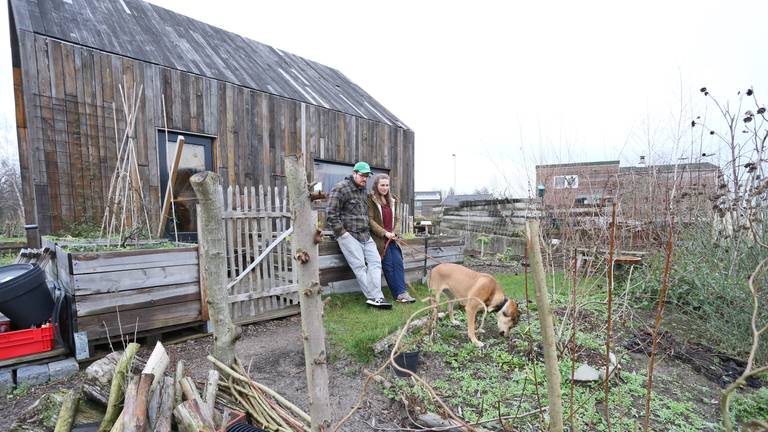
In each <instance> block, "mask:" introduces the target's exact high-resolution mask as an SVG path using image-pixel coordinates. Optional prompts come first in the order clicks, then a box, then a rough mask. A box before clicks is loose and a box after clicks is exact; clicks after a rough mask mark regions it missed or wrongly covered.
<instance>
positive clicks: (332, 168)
mask: <svg viewBox="0 0 768 432" xmlns="http://www.w3.org/2000/svg"><path fill="white" fill-rule="evenodd" d="M353 166H354V165H352V164H345V163H338V162H326V161H319V160H315V179H314V181H318V182H320V183H322V190H323V192H326V193H328V192H330V191H331V189H333V186H334V185H335V184H336V183H338V182H340V181H342V180H344V178H345V177H349V176H351V175H352V167H353ZM371 171H373V175H371V178H370V179H368V184H367V185H366V187H367V188H368V190H369V191H370V190H371V188H373V176H374V175H376V174H389V171H388V170H383V169H379V168H373V167H371Z"/></svg>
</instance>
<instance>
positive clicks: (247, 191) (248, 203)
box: [243, 187, 258, 315]
mask: <svg viewBox="0 0 768 432" xmlns="http://www.w3.org/2000/svg"><path fill="white" fill-rule="evenodd" d="M251 191H253V187H245V188H243V203H244V204H243V209H244V210H246V211H248V210H251V209H252V208H253V205H254V201H253V199H252V198H251V197H252V196H253V194H252V193H251ZM243 236H244V240H245V245H244V246H245V262H244V265H245V266H246V267H247V266H249V265H250V264H251V263H252V262H253V259H254V258H256V255H253V250H252V246H253V238H252V237H251V220H250V219H246V220H245V221H243ZM257 267H258V266H257ZM253 274H254V271H253V270H252V271H249V272H248V283H247V285H246V287H247V288H246V289H245V292H248V293H250V292H251V291H252V289H253ZM244 285H245V284H244ZM244 307H245V309H247V310H248V314H249V315H253V314H254V312H255V309H254V305H253V302H252V301H249V302H247V304H245V305H244Z"/></svg>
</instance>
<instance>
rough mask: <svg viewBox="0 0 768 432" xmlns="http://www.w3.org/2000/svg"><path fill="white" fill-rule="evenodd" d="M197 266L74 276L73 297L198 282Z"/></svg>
mask: <svg viewBox="0 0 768 432" xmlns="http://www.w3.org/2000/svg"><path fill="white" fill-rule="evenodd" d="M198 272H199V270H198V266H197V265H182V266H173V267H156V268H149V269H136V270H124V271H116V272H109V273H92V274H82V275H75V276H74V277H73V279H74V285H75V295H76V296H80V295H90V294H103V293H108V292H112V291H127V290H132V289H138V288H146V287H152V286H160V285H175V284H182V283H189V282H197V281H198V278H199V276H198Z"/></svg>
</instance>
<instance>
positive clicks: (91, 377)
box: [83, 351, 123, 406]
mask: <svg viewBox="0 0 768 432" xmlns="http://www.w3.org/2000/svg"><path fill="white" fill-rule="evenodd" d="M122 355H123V352H122V351H116V352H112V353H109V355H107V356H106V357H104V358H102V359H99V360H96V361H95V362H93V363H92V364H91V365H90V366H88V367H87V368H86V369H85V380H84V381H83V395H84V396H85V397H86V398H88V399H90V400H92V401H94V402H98V403H100V404H101V405H104V406H107V403H108V402H109V388H110V386H111V385H112V376H113V375H114V374H115V368H117V363H119V362H120V357H122Z"/></svg>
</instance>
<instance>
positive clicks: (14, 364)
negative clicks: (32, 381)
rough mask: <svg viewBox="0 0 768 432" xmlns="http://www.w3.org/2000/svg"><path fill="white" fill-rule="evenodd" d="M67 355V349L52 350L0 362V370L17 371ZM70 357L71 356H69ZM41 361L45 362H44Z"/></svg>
mask: <svg viewBox="0 0 768 432" xmlns="http://www.w3.org/2000/svg"><path fill="white" fill-rule="evenodd" d="M67 353H69V350H68V349H67V348H64V347H61V348H54V349H52V350H51V351H46V352H41V353H34V354H29V355H25V356H21V357H14V358H9V359H4V360H0V369H4V370H6V368H8V369H17V368H18V367H21V366H28V365H33V364H38V363H50V361H51V359H53V357H59V356H63V355H64V354H67ZM70 355H71V354H70ZM41 360H45V361H44V362H43V361H41Z"/></svg>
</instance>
